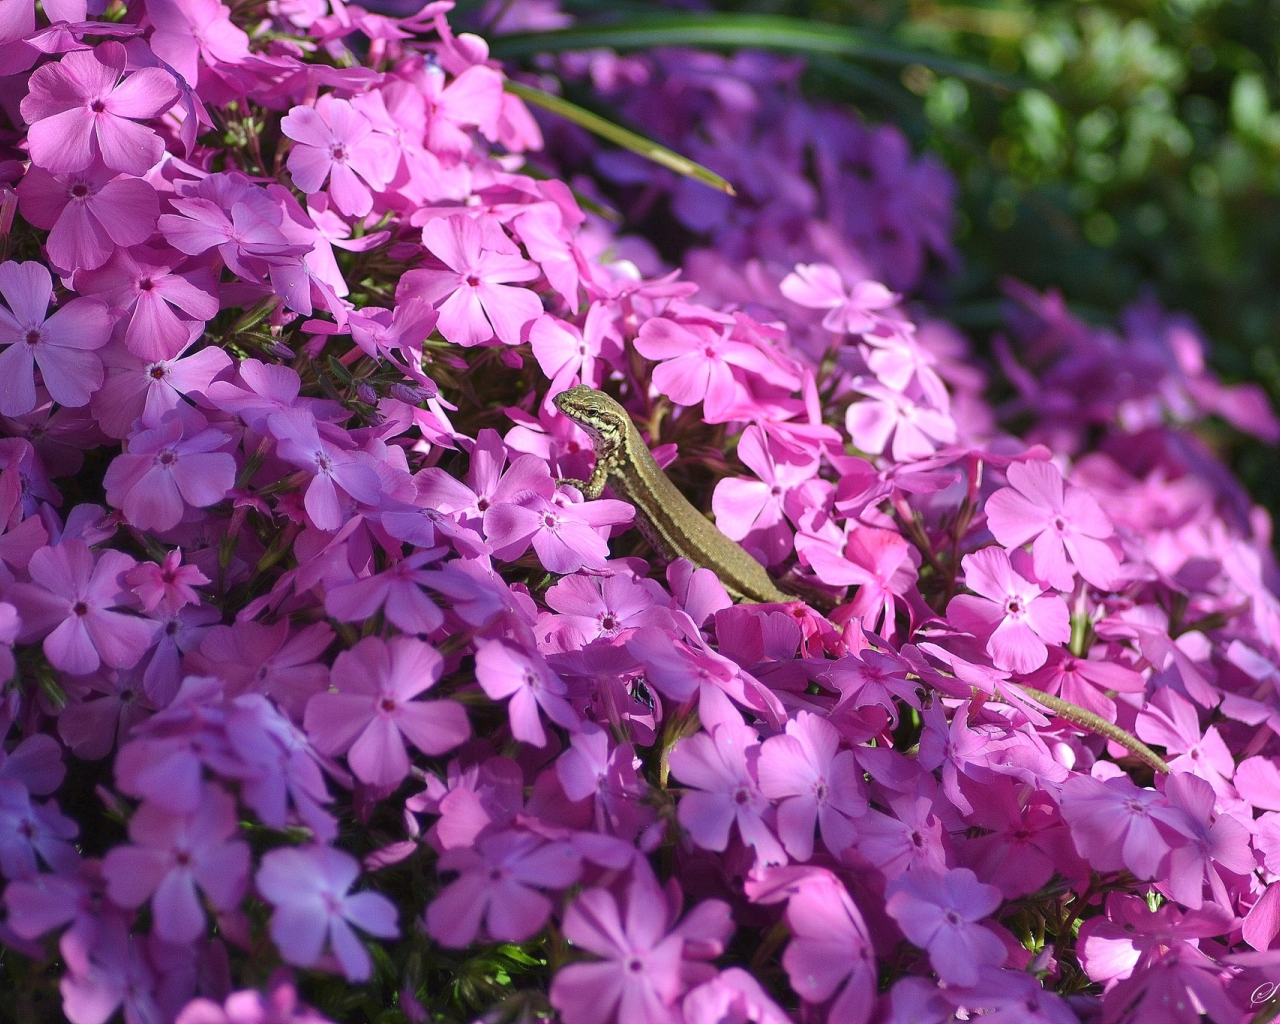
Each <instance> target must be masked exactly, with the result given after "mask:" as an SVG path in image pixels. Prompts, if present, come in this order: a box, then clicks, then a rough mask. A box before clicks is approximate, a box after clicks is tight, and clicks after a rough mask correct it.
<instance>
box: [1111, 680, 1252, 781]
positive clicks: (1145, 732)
mask: <svg viewBox="0 0 1280 1024" xmlns="http://www.w3.org/2000/svg"><path fill="white" fill-rule="evenodd" d="M1135 731H1136V732H1137V734H1138V736H1139V737H1140V738H1141V739H1143V740H1144V741H1146V742H1147V743H1154V744H1156V745H1157V746H1161V747H1163V748H1164V750H1165V760H1166V761H1168V762H1169V767H1170V768H1171V769H1172V770H1173V771H1175V772H1191V773H1192V774H1194V775H1198V776H1200V778H1202V779H1204V780H1205V781H1206V782H1208V783H1210V784H1211V785H1212V786H1213V788H1214V789H1215V790H1217V791H1218V792H1220V793H1225V792H1227V790H1228V789H1229V786H1228V780H1230V778H1231V777H1232V775H1234V774H1235V770H1236V765H1235V759H1234V758H1233V757H1232V756H1231V751H1230V749H1229V748H1228V747H1227V744H1226V742H1225V741H1224V740H1223V738H1222V735H1221V733H1219V732H1218V727H1217V726H1216V725H1210V726H1207V727H1205V728H1204V730H1203V732H1202V731H1201V726H1200V718H1199V716H1198V715H1197V714H1196V709H1195V705H1193V704H1192V703H1191V702H1190V701H1189V700H1187V699H1186V698H1185V697H1183V696H1182V695H1180V694H1179V693H1178V692H1177V691H1175V690H1173V689H1171V688H1170V687H1167V686H1163V687H1160V688H1158V689H1157V690H1156V691H1155V694H1154V695H1153V696H1152V698H1151V700H1150V701H1149V702H1148V703H1147V704H1146V706H1145V707H1144V708H1143V709H1142V710H1141V711H1140V712H1138V719H1137V724H1136V726H1135Z"/></svg>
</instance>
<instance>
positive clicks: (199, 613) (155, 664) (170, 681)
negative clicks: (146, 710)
mask: <svg viewBox="0 0 1280 1024" xmlns="http://www.w3.org/2000/svg"><path fill="white" fill-rule="evenodd" d="M126 578H127V577H126ZM157 614H158V615H159V618H160V629H159V632H158V633H157V635H156V645H155V647H154V648H152V651H151V656H150V657H149V658H148V659H147V663H146V668H145V669H144V670H143V673H142V687H143V690H144V692H145V693H146V695H147V697H148V698H149V699H150V700H151V701H153V702H154V703H155V704H156V706H157V707H162V708H165V707H168V706H169V704H170V703H172V701H173V698H174V697H175V696H176V695H177V693H178V690H179V689H180V688H181V685H182V675H183V661H184V659H185V658H186V657H187V655H188V654H190V653H191V652H193V651H195V650H196V649H197V648H198V647H199V646H200V644H201V642H202V641H203V640H204V638H205V636H206V635H207V634H208V632H209V630H211V629H212V628H213V626H214V625H215V624H216V623H218V622H221V621H222V616H221V615H220V614H219V613H218V610H217V609H216V608H214V607H212V606H211V605H207V604H195V605H187V606H186V607H184V608H179V609H178V610H177V611H175V612H170V613H168V614H166V613H165V612H164V610H163V609H159V610H158V612H157Z"/></svg>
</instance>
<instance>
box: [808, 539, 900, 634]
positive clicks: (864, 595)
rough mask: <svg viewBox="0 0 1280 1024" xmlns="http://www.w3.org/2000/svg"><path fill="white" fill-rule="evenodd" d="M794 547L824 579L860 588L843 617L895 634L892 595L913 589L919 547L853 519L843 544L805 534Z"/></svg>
mask: <svg viewBox="0 0 1280 1024" xmlns="http://www.w3.org/2000/svg"><path fill="white" fill-rule="evenodd" d="M796 548H797V549H798V550H799V553H800V557H801V558H802V559H804V561H806V562H808V563H809V565H810V566H811V567H812V569H813V572H814V575H815V576H817V577H818V579H820V580H822V582H823V583H828V584H830V585H831V586H833V587H847V586H856V587H857V588H858V591H857V593H856V594H855V595H854V597H853V600H852V601H851V602H850V603H849V604H848V605H847V606H846V607H845V608H844V609H842V610H841V612H840V618H841V621H847V619H848V618H857V619H859V620H860V621H861V623H862V625H863V627H864V628H866V629H868V630H871V631H872V632H876V633H879V634H880V635H881V636H883V637H884V638H885V639H887V640H892V639H893V638H894V636H895V634H896V633H897V612H896V601H895V599H896V598H899V597H903V596H905V595H906V594H908V593H909V592H910V591H911V589H912V588H913V587H914V586H915V583H916V579H917V576H918V570H919V568H920V553H919V552H918V551H917V550H916V549H915V548H914V547H912V546H911V545H910V544H908V543H907V542H906V540H904V539H903V538H902V537H901V536H899V535H898V534H897V533H894V532H893V531H892V530H881V529H878V528H876V527H874V526H864V525H862V524H860V523H856V522H855V523H854V524H853V526H852V528H851V529H850V530H849V533H848V535H847V537H845V538H844V548H843V550H840V549H833V548H832V547H831V545H829V544H828V543H826V541H825V538H818V537H814V536H811V535H807V534H801V535H800V536H799V537H797V539H796ZM846 617H847V618H846Z"/></svg>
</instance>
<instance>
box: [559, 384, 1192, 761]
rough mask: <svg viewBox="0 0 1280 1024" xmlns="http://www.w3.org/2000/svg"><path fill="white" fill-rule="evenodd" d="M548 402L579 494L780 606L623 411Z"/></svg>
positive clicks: (607, 401) (586, 396) (1058, 711)
mask: <svg viewBox="0 0 1280 1024" xmlns="http://www.w3.org/2000/svg"><path fill="white" fill-rule="evenodd" d="M553 401H554V402H555V405H556V408H557V409H559V410H560V411H561V412H562V413H564V414H565V415H566V416H568V417H569V418H570V419H571V420H573V421H574V422H575V423H577V424H578V425H579V426H580V427H582V429H583V430H585V431H586V432H587V434H588V435H590V437H591V440H592V443H593V445H594V447H595V454H596V465H595V469H594V470H592V473H591V478H590V479H589V480H564V481H562V482H563V483H568V484H573V485H574V486H575V487H577V488H578V489H579V490H580V491H582V495H583V497H584V498H586V499H588V500H594V499H596V498H598V497H600V495H601V493H602V492H603V491H604V488H605V485H606V484H608V485H610V486H611V487H612V488H613V490H614V491H615V492H616V493H617V494H618V495H619V497H622V498H624V499H625V500H627V501H629V502H630V503H631V504H632V505H634V506H635V509H636V526H637V528H638V529H639V530H640V532H641V533H642V534H643V535H644V537H645V539H646V540H648V542H649V543H650V545H652V547H653V548H654V550H655V551H656V552H658V554H659V555H661V556H662V557H663V558H665V559H667V560H668V561H672V560H674V559H676V558H687V559H689V561H691V562H692V563H693V564H694V565H697V566H701V567H702V568H705V569H710V570H711V571H712V572H714V573H715V574H716V576H717V577H719V579H720V582H721V583H722V584H724V588H725V590H727V591H728V592H729V596H730V597H732V598H734V599H735V600H737V601H750V602H755V603H760V604H772V603H779V604H785V603H788V602H790V601H794V600H796V598H795V597H793V596H791V595H789V594H787V593H784V592H783V591H782V590H780V589H779V588H778V586H777V584H775V583H774V582H773V580H772V579H771V578H770V576H769V574H768V573H767V572H766V571H765V568H764V566H763V565H761V564H760V563H759V562H758V561H756V560H755V559H754V558H752V557H751V555H750V554H748V553H747V551H746V549H745V548H743V547H742V545H741V544H738V543H737V542H736V541H733V540H730V539H729V538H728V537H726V536H725V535H724V534H723V533H721V532H720V530H718V529H717V528H716V526H715V525H714V524H713V523H711V522H710V521H709V520H708V519H707V518H706V517H705V516H704V515H703V514H702V513H701V512H699V511H698V510H697V509H696V508H694V506H693V505H692V504H691V503H690V502H689V499H688V498H686V497H685V496H684V495H683V494H681V493H680V491H679V489H678V488H677V487H676V485H675V484H673V483H672V482H671V480H670V478H669V477H668V476H667V474H666V473H664V472H663V471H662V468H661V467H660V466H659V465H658V463H657V462H656V461H655V460H654V457H653V454H652V453H651V452H650V451H649V447H648V445H646V444H645V443H644V438H642V437H641V436H640V432H639V431H638V430H637V429H636V426H635V424H634V423H633V422H632V420H631V414H630V413H628V412H627V410H626V409H624V408H623V407H622V406H621V405H619V404H618V403H617V402H616V401H615V400H614V399H612V398H610V397H609V396H608V395H606V394H605V393H604V392H602V391H597V390H596V389H595V388H591V387H587V386H586V385H585V384H580V385H578V386H577V387H574V388H570V389H569V390H568V391H561V392H560V393H559V394H558V395H556V396H555V398H554V399H553ZM1012 685H1014V686H1017V687H1019V689H1021V690H1023V691H1024V692H1025V693H1026V694H1027V695H1028V696H1029V697H1031V698H1033V699H1034V700H1036V701H1039V702H1040V703H1041V704H1042V705H1044V707H1046V708H1048V709H1049V710H1050V711H1052V712H1053V713H1054V714H1055V715H1057V716H1058V717H1059V718H1062V719H1064V720H1066V721H1068V722H1071V723H1072V724H1073V725H1075V726H1077V727H1078V728H1080V729H1082V730H1085V731H1087V732H1092V733H1097V734H1098V735H1101V736H1105V737H1106V738H1107V739H1110V740H1114V741H1115V742H1117V743H1119V744H1120V745H1121V746H1123V747H1125V748H1126V749H1127V750H1129V751H1130V752H1131V753H1133V754H1134V755H1136V756H1137V757H1138V758H1140V759H1141V760H1143V761H1144V762H1146V763H1147V764H1148V765H1150V766H1151V767H1152V768H1153V769H1155V770H1156V771H1158V772H1166V773H1167V772H1168V771H1169V766H1168V765H1167V764H1166V763H1165V761H1164V760H1163V759H1162V758H1161V757H1160V756H1159V755H1158V754H1157V753H1156V752H1155V751H1153V750H1152V749H1151V748H1150V747H1148V746H1147V745H1146V744H1145V743H1143V742H1142V741H1141V740H1139V739H1138V738H1137V737H1136V736H1133V735H1132V734H1130V733H1129V732H1127V731H1126V730H1124V729H1122V728H1121V727H1120V726H1118V725H1116V724H1115V723H1114V722H1108V721H1107V720H1106V719H1105V718H1102V717H1101V716H1099V715H1096V714H1094V713H1093V712H1092V711H1088V710H1087V709H1085V708H1082V707H1079V706H1078V705H1076V704H1073V703H1071V702H1070V701H1067V700H1063V699H1062V698H1061V697H1056V696H1054V695H1053V694H1049V693H1045V692H1044V691H1043V690H1037V689H1035V688H1034V687H1030V686H1022V685H1021V684H1019V683H1013V684H1012Z"/></svg>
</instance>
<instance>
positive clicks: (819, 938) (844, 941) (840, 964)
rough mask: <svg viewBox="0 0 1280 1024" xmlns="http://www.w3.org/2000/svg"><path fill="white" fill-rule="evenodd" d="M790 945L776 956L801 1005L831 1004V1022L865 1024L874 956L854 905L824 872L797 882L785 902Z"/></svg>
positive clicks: (872, 1001)
mask: <svg viewBox="0 0 1280 1024" xmlns="http://www.w3.org/2000/svg"><path fill="white" fill-rule="evenodd" d="M787 925H788V926H789V927H790V928H791V941H790V942H789V943H788V944H787V950H786V952H785V953H783V955H782V965H783V967H785V968H786V970H787V977H788V978H789V979H790V981H791V988H792V990H793V991H795V992H796V993H797V994H798V995H799V996H800V998H801V999H803V1000H804V1001H805V1002H806V1003H826V1002H831V1007H830V1010H829V1011H828V1012H829V1016H830V1019H831V1020H832V1021H837V1020H838V1021H841V1022H848V1024H866V1021H867V1020H869V1019H870V1016H871V1011H872V1009H873V1008H874V1006H875V993H876V987H877V986H876V956H875V950H874V948H873V947H872V944H871V936H870V934H869V933H868V931H867V926H866V923H865V922H864V921H863V919H862V913H861V911H859V910H858V907H857V904H855V903H854V902H853V900H852V899H851V898H850V897H849V892H848V890H847V889H846V888H845V887H844V885H842V884H841V882H840V881H839V879H837V878H836V877H835V876H834V875H832V874H831V873H830V872H827V871H822V872H815V873H814V874H812V875H808V876H806V877H805V878H803V879H802V880H801V881H800V883H799V884H798V885H797V886H796V889H795V892H794V893H793V894H792V895H791V896H790V898H789V899H788V900H787Z"/></svg>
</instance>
